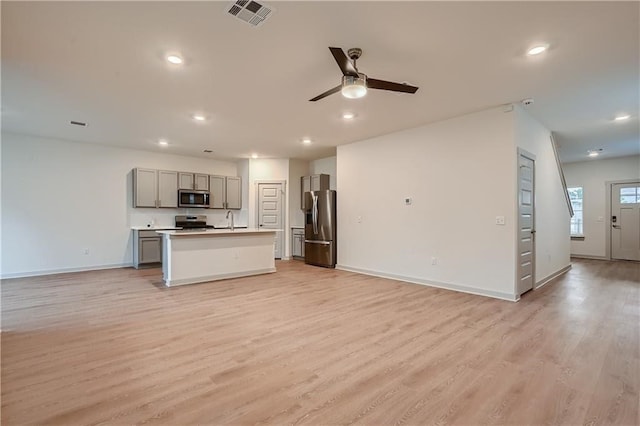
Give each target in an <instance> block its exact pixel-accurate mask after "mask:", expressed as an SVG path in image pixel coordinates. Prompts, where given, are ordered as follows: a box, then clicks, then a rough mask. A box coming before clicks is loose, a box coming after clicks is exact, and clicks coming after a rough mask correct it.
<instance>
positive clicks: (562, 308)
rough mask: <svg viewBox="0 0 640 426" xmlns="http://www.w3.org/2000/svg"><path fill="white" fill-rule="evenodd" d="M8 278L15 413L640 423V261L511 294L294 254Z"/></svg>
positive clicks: (584, 266)
mask: <svg viewBox="0 0 640 426" xmlns="http://www.w3.org/2000/svg"><path fill="white" fill-rule="evenodd" d="M277 268H278V272H277V273H275V274H270V275H264V276H258V277H251V278H242V279H234V280H227V281H221V282H215V283H207V284H200V285H192V286H184V287H177V288H171V289H167V288H164V287H162V285H161V282H160V279H161V273H160V271H159V270H158V269H153V270H140V271H138V270H133V269H119V270H108V271H94V272H86V273H75V274H61V275H52V276H46V277H36V278H24V279H12V280H4V282H3V283H2V330H3V333H2V424H3V425H22V424H36V423H37V424H51V425H76V424H78V425H79V424H83V425H84V424H96V423H110V424H134V423H149V424H165V425H186V424H196V423H198V424H238V425H242V424H256V423H259V424H274V425H281V424H302V423H305V424H323V425H325V424H350V423H360V424H370V425H400V424H407V425H424V424H466V425H475V424H513V425H524V424H531V425H534V424H535V425H539V424H540V425H541V424H565V425H569V424H571V425H572V424H621V425H637V424H638V423H639V419H638V405H639V393H638V391H639V389H638V388H639V382H640V371H639V365H640V330H639V326H640V325H639V324H640V265H639V264H637V263H628V262H603V261H590V260H579V261H578V260H576V261H574V266H573V269H572V270H571V271H569V272H568V273H567V274H566V275H564V276H562V277H560V278H559V279H557V280H556V281H554V282H552V283H550V284H548V285H546V286H545V287H544V288H543V289H541V290H538V291H535V292H533V293H529V294H527V295H526V296H525V297H524V298H523V299H522V300H521V301H520V302H518V303H512V302H506V301H500V300H494V299H489V298H485V297H480V296H473V295H467V294H462V293H456V292H451V291H446V290H438V289H435V288H430V287H426V286H420V285H414V284H407V283H402V282H398V281H392V280H386V279H381V278H375V277H369V276H364V275H358V274H354V273H348V272H343V271H336V270H328V269H322V268H316V267H312V266H307V265H304V264H303V263H301V262H295V261H291V262H278V263H277Z"/></svg>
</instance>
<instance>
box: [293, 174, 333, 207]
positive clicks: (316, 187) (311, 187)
mask: <svg viewBox="0 0 640 426" xmlns="http://www.w3.org/2000/svg"><path fill="white" fill-rule="evenodd" d="M329 179H330V177H329V175H324V174H319V175H311V176H302V177H301V178H300V208H301V209H303V210H304V193H305V192H309V191H324V190H327V189H329Z"/></svg>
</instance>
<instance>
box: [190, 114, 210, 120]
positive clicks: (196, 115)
mask: <svg viewBox="0 0 640 426" xmlns="http://www.w3.org/2000/svg"><path fill="white" fill-rule="evenodd" d="M193 119H194V120H196V121H204V120H206V119H207V117H205V116H204V115H201V114H194V115H193Z"/></svg>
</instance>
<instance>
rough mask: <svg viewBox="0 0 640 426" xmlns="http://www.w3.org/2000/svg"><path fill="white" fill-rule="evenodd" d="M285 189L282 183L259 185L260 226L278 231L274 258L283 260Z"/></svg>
mask: <svg viewBox="0 0 640 426" xmlns="http://www.w3.org/2000/svg"><path fill="white" fill-rule="evenodd" d="M283 192H284V191H283V188H282V184H281V183H258V226H259V227H260V228H263V229H278V230H279V231H277V232H276V240H275V244H274V247H273V251H274V257H275V258H276V259H282V254H283V242H284V217H283V206H282V200H283V196H282V194H283Z"/></svg>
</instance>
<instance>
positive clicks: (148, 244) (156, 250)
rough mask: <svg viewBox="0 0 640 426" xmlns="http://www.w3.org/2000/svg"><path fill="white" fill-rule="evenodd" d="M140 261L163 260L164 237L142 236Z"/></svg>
mask: <svg viewBox="0 0 640 426" xmlns="http://www.w3.org/2000/svg"><path fill="white" fill-rule="evenodd" d="M138 253H139V256H140V257H139V258H138V263H156V262H162V238H159V237H155V238H140V251H139V252H138Z"/></svg>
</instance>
